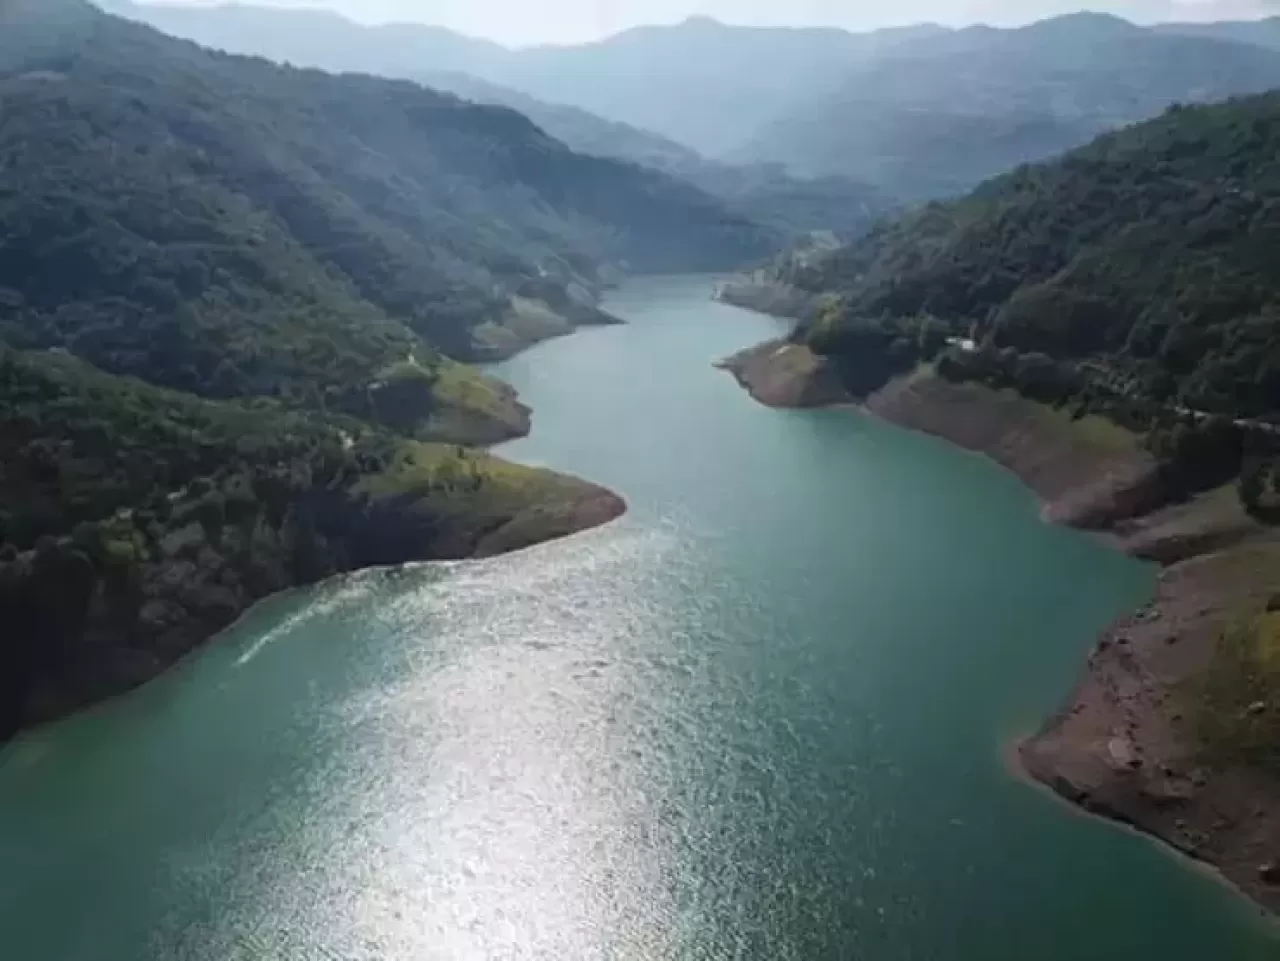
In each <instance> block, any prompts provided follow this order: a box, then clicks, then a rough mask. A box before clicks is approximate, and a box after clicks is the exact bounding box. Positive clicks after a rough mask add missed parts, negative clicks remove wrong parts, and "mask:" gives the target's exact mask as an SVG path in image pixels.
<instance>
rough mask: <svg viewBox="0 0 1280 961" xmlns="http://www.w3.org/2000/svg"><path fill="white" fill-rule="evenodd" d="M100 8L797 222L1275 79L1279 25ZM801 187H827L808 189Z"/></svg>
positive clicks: (947, 189)
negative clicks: (441, 96) (593, 31)
mask: <svg viewBox="0 0 1280 961" xmlns="http://www.w3.org/2000/svg"><path fill="white" fill-rule="evenodd" d="M111 6H112V7H113V8H115V9H118V10H120V11H122V12H124V13H126V14H128V15H129V16H132V17H135V18H138V19H143V20H146V21H147V22H149V23H152V24H154V25H155V26H157V27H159V28H161V29H163V30H166V31H169V32H172V33H174V34H177V35H180V36H185V37H189V38H191V39H194V40H197V41H198V42H201V43H203V44H206V45H210V46H214V47H219V48H223V49H227V50H231V51H236V52H242V53H252V54H258V55H261V56H265V57H268V58H271V59H274V60H278V61H282V62H289V63H295V64H299V65H311V66H319V67H322V68H324V69H329V70H337V71H347V70H349V71H360V72H368V73H376V74H382V75H387V76H398V77H406V78H411V79H416V80H419V81H421V82H424V83H427V84H429V85H435V86H439V87H442V88H445V89H449V90H452V91H454V92H457V93H458V94H459V95H461V96H464V97H468V98H471V99H475V100H480V101H485V102H496V103H502V104H505V105H507V106H511V107H513V108H514V109H517V110H520V111H521V112H522V113H525V114H526V115H528V116H529V117H530V118H532V119H533V120H534V121H535V122H536V123H538V124H539V125H541V126H542V127H543V128H544V129H546V130H547V131H548V132H549V133H551V134H552V135H553V136H555V137H557V138H558V139H561V140H563V141H564V142H565V143H567V144H569V145H570V146H571V147H573V148H574V149H576V150H580V151H584V152H589V153H595V154H599V155H603V156H611V157H622V158H625V159H629V160H632V161H635V162H637V163H642V164H645V165H648V166H654V167H656V168H658V169H661V170H664V171H666V172H669V173H674V174H676V175H678V176H682V177H684V178H686V179H689V180H691V181H693V182H695V183H697V184H698V185H699V186H701V187H703V188H704V189H710V190H713V191H716V192H717V193H719V194H720V195H721V196H724V197H727V198H730V199H735V200H737V201H740V202H741V203H742V205H743V207H744V209H745V210H747V211H748V212H750V213H753V214H756V215H759V216H761V217H762V218H763V219H768V220H772V221H773V222H775V223H779V222H781V223H788V222H789V223H790V224H791V225H792V226H800V227H801V228H808V227H818V226H836V225H837V224H836V223H835V221H839V222H841V223H845V224H848V223H849V222H850V221H852V220H861V219H865V216H874V215H875V214H876V213H878V212H882V211H883V210H884V209H886V208H885V206H884V202H883V196H877V195H876V191H868V190H866V189H865V188H866V187H867V186H871V187H874V188H878V190H879V191H881V192H882V193H888V194H891V195H894V196H897V197H899V198H903V199H907V200H911V199H916V198H921V197H932V196H940V195H948V194H953V193H956V192H960V191H963V190H965V189H968V188H970V187H972V186H974V185H975V184H976V183H978V182H980V181H981V180H984V179H986V178H987V177H989V176H993V175H995V174H997V173H1000V172H1001V171H1003V170H1005V169H1008V168H1009V167H1011V166H1014V165H1016V164H1018V163H1022V162H1026V161H1032V160H1038V159H1043V158H1045V157H1047V156H1051V155H1053V154H1056V153H1059V152H1061V151H1063V150H1066V149H1069V148H1071V147H1074V146H1078V145H1080V144H1082V143H1084V142H1087V141H1088V140H1089V139H1091V138H1092V137H1093V136H1095V135H1096V134H1098V133H1100V132H1102V131H1104V130H1107V129H1111V128H1114V127H1117V126H1122V125H1125V124H1128V123H1133V122H1136V121H1139V120H1144V119H1147V118H1149V117H1152V116H1155V115H1156V114H1158V113H1160V112H1161V111H1162V110H1163V109H1164V108H1165V107H1167V106H1169V105H1170V104H1172V103H1177V102H1184V103H1191V102H1203V101H1212V100H1217V99H1222V98H1224V97H1228V96H1232V95H1236V94H1249V93H1256V92H1261V91H1264V90H1267V89H1270V88H1272V87H1275V86H1280V49H1278V48H1280V19H1275V20H1268V21H1259V22H1240V23H1218V24H1165V25H1162V26H1160V27H1158V28H1142V27H1137V26H1134V25H1132V24H1130V23H1128V22H1127V21H1124V20H1122V19H1119V18H1117V17H1113V16H1107V15H1100V14H1076V15H1070V16H1064V17H1058V18H1055V19H1052V20H1046V21H1042V22H1040V23H1037V24H1034V25H1032V26H1030V27H1025V28H1020V29H1012V30H1001V29H994V28H990V27H971V28H966V29H960V30H953V29H947V28H943V27H939V26H935V25H920V26H916V27H909V28H898V29H890V30H881V31H875V32H871V33H864V34H854V33H848V32H846V31H843V30H838V29H813V28H806V29H786V28H755V27H734V26H728V25H725V24H722V23H719V22H717V21H714V20H710V19H707V18H693V19H690V20H688V21H686V22H684V23H683V24H679V25H675V26H653V27H642V28H636V29H633V30H628V31H625V32H624V33H621V34H618V35H617V36H614V37H610V38H607V39H605V40H602V41H599V42H596V43H589V44H582V45H577V46H563V47H535V48H529V49H522V50H510V49H507V48H505V47H502V46H499V45H498V44H494V43H491V42H488V41H483V40H476V39H474V38H469V37H464V36H461V35H458V34H454V33H451V32H450V31H448V30H445V29H442V28H439V27H432V26H425V25H418V24H401V25H395V26H387V27H364V26H360V25H357V24H355V23H352V22H350V21H347V20H344V19H343V18H342V17H340V16H338V15H337V14H333V13H328V12H321V11H299V10H287V11H286V10H280V9H270V8H259V7H253V6H247V5H239V4H231V5H226V6H220V7H213V8H197V7H185V6H184V7H177V6H152V5H135V4H132V3H130V2H128V0H111ZM941 150H945V151H946V152H947V161H946V163H938V162H937V159H936V155H937V153H938V152H939V151H941ZM708 158H710V159H708ZM729 165H734V166H738V167H746V168H751V170H750V173H748V174H746V175H744V174H743V173H741V171H739V172H738V173H736V174H735V173H732V172H731V169H730V166H729ZM783 169H785V170H786V171H787V177H786V178H783V177H782V176H781V171H782V170H783ZM812 178H828V179H827V181H826V183H825V184H824V185H822V186H818V185H815V184H814V183H812V182H809V183H804V181H805V180H806V179H808V180H810V181H812ZM830 178H843V179H844V180H849V181H853V182H854V183H853V184H849V183H833V182H832V181H831V180H830ZM758 190H763V191H764V192H765V194H766V196H765V197H764V198H763V200H762V198H761V197H759V196H757V194H756V191H758ZM797 193H799V194H802V195H805V196H807V197H808V198H810V200H812V201H816V203H817V205H818V206H819V207H822V206H826V207H827V208H829V209H834V210H837V211H838V212H839V213H838V216H837V217H835V218H830V217H828V218H826V219H828V220H831V221H832V222H830V223H820V222H814V221H813V219H812V218H810V217H808V216H806V215H804V214H803V213H801V214H796V213H795V212H794V211H793V210H792V209H791V201H790V199H788V200H787V201H786V202H785V203H784V204H783V206H782V209H776V208H777V199H778V197H779V196H781V197H784V198H792V197H794V196H795V195H796V194H797ZM817 219H818V220H819V221H821V220H822V219H823V218H822V217H818V218H817Z"/></svg>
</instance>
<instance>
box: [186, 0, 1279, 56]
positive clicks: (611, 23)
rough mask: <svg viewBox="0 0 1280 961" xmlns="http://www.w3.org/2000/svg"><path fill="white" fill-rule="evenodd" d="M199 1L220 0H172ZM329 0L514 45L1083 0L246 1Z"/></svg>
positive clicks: (1044, 11) (1137, 8)
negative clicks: (649, 28)
mask: <svg viewBox="0 0 1280 961" xmlns="http://www.w3.org/2000/svg"><path fill="white" fill-rule="evenodd" d="M164 2H168V3H199V4H202V5H208V4H209V3H213V2H216V0H164ZM244 2H247V3H272V4H274V5H276V6H290V7H327V8H329V9H331V10H335V11H337V12H339V13H342V14H344V15H345V16H348V17H350V18H351V19H353V20H359V21H361V22H364V23H386V22H391V21H415V22H420V23H432V24H438V25H440V26H444V27H449V28H451V29H453V30H457V31H460V32H462V33H467V34H470V35H472V36H477V37H487V38H489V39H492V40H497V41H498V42H500V43H505V44H507V45H511V46H524V45H530V44H539V43H579V42H584V41H588V40H596V39H599V38H601V37H604V36H608V35H609V34H613V33H617V32H619V31H620V30H625V29H627V28H628V27H633V26H637V25H640V24H645V23H677V22H679V21H681V20H684V19H686V18H688V17H691V16H710V17H715V18H716V19H718V20H722V21H724V22H726V23H738V24H756V25H788V26H801V25H803V26H819V25H826V26H838V27H845V28H847V29H851V30H866V29H872V28H875V27H884V26H894V25H900V24H906V23H919V22H922V21H932V22H936V23H944V24H948V25H956V26H961V25H966V24H971V23H991V24H996V25H1001V26H1005V25H1009V26H1012V25H1017V24H1022V23H1029V22H1031V21H1033V20H1038V19H1041V18H1043V17H1047V16H1052V15H1055V14H1059V13H1067V12H1071V11H1073V10H1077V9H1079V8H1080V6H1081V0H894V2H892V3H886V2H884V0H244ZM1089 8H1090V9H1094V10H1105V11H1108V12H1111V13H1116V14H1119V15H1121V16H1124V17H1127V18H1128V19H1130V20H1134V21H1136V22H1140V23H1151V22H1157V21H1164V20H1227V19H1252V18H1256V17H1261V16H1268V15H1273V14H1278V13H1280V0H1093V2H1092V3H1091V4H1090V6H1089Z"/></svg>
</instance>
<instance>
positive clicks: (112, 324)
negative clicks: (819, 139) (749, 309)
mask: <svg viewBox="0 0 1280 961" xmlns="http://www.w3.org/2000/svg"><path fill="white" fill-rule="evenodd" d="M0 104H2V105H3V118H4V122H3V125H2V126H0V156H2V157H3V168H2V172H0V217H3V220H4V223H5V225H6V231H5V235H4V237H3V240H2V241H0V302H3V303H4V304H5V305H6V308H7V309H6V311H5V314H4V317H3V320H0V324H3V327H4V330H5V334H4V336H5V337H6V338H7V339H10V340H11V341H14V342H15V343H17V344H19V345H22V346H63V347H66V348H68V349H70V350H72V351H73V352H74V353H77V354H78V355H80V356H83V357H85V358H87V359H89V360H91V361H93V362H94V363H96V364H99V365H100V366H102V367H103V368H104V369H107V370H112V371H117V372H122V373H131V374H138V375H142V376H146V377H148V378H149V379H152V380H155V381H157V382H161V383H164V384H165V385H167V386H171V387H176V388H180V389H183V390H191V391H195V392H198V393H203V394H208V395H212V396H236V395H240V394H258V393H272V394H286V395H290V396H300V397H301V396H306V397H307V398H308V399H311V400H316V399H318V398H329V399H330V400H332V402H333V403H335V405H337V406H340V407H342V408H343V409H348V410H352V411H353V412H356V413H361V412H362V411H360V410H358V409H357V408H356V407H355V406H353V405H358V404H359V403H362V401H360V400H359V397H360V396H362V395H363V393H364V391H365V388H366V386H367V385H368V384H369V383H370V382H372V381H373V380H375V379H376V375H377V374H378V372H379V371H381V370H382V369H384V368H385V367H386V366H387V365H389V364H391V363H394V362H397V361H400V360H403V359H405V358H406V357H407V356H409V355H410V354H416V355H417V356H418V357H419V359H420V360H422V361H423V365H424V366H426V367H432V366H433V365H434V356H435V355H434V352H433V350H432V348H438V349H440V350H443V351H444V352H446V353H449V354H452V355H454V356H460V357H467V356H470V355H471V354H473V353H475V352H477V350H479V349H480V348H482V347H483V342H484V336H485V331H486V329H487V326H492V325H500V324H502V323H503V322H504V320H505V319H506V314H507V313H508V312H509V311H510V310H511V308H512V297H513V295H524V296H527V297H535V298H539V299H542V300H553V301H556V300H559V301H565V300H566V299H568V300H578V301H580V300H583V299H585V294H584V291H585V292H588V293H589V290H590V288H591V287H592V286H594V285H595V284H597V283H598V282H599V280H600V279H601V278H602V277H605V276H609V275H610V273H609V272H610V271H612V270H614V269H615V268H616V267H630V268H631V269H635V270H675V269H713V268H724V267H728V266H731V265H733V264H735V263H740V262H742V261H743V260H746V259H750V258H752V257H757V256H759V255H761V254H762V253H763V252H765V251H767V250H768V249H769V247H770V245H771V244H773V243H774V242H775V241H774V237H773V236H772V235H771V234H770V233H769V232H768V231H767V230H764V229H762V228H759V227H756V226H755V225H753V224H751V223H750V222H748V221H746V220H745V219H743V218H741V217H739V216H737V215H735V214H732V213H730V212H729V211H728V210H727V209H726V208H725V207H724V206H723V205H722V204H720V202H718V201H716V200H714V199H712V198H711V197H709V196H707V195H706V194H703V193H700V192H699V191H697V190H696V189H694V188H692V187H689V186H687V185H685V184H682V183H678V182H676V181H674V180H671V179H669V178H666V177H664V176H662V175H661V174H657V173H653V172H649V171H644V170H641V169H639V168H636V167H633V166H630V165H626V164H620V163H616V162H612V161H608V160H603V159H599V158H591V157H584V156H580V155H577V154H574V153H572V152H571V151H569V150H568V149H567V148H565V147H564V146H563V145H562V144H560V143H559V142H557V141H554V140H551V139H550V138H548V137H547V136H546V135H545V134H543V133H542V132H541V131H539V130H538V129H537V128H536V127H534V126H533V125H532V124H531V123H530V122H529V121H528V120H526V119H525V118H523V117H521V116H520V115H518V114H516V113H513V112H511V111H509V110H505V109H498V108H492V107H481V106H476V105H472V104H467V103H463V102H461V101H459V100H457V99H455V98H453V97H451V96H447V95H442V94H437V93H433V92H431V91H428V90H425V89H423V88H421V87H418V86H416V85H413V84H409V83H397V82H391V81H383V80H375V79H372V78H368V77H354V76H352V77H335V76H330V75H326V74H322V73H318V72H315V71H302V70H294V69H287V68H283V67H277V66H274V65H272V64H269V63H266V62H264V61H260V60H249V59H244V58H239V57H231V56H226V55H222V54H216V53H211V52H208V51H205V50H202V49H200V48H197V47H195V46H193V45H191V44H189V43H187V42H183V41H177V40H173V39H170V38H167V37H165V36H163V35H161V34H159V33H156V32H154V31H153V30H150V29H148V28H145V27H142V26H140V25H136V24H132V23H128V22H126V21H123V20H119V19H117V18H114V17H108V16H105V15H102V14H100V13H98V12H97V11H95V10H93V9H92V8H90V7H88V6H87V5H85V4H81V3H77V2H74V0H40V2H36V0H22V2H20V3H11V4H8V5H6V7H5V8H4V24H3V35H2V36H0ZM575 291H576V294H574V293H573V292H575ZM570 294H572V296H570ZM424 342H425V343H424Z"/></svg>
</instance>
